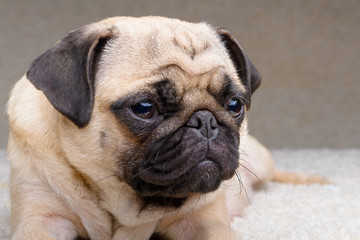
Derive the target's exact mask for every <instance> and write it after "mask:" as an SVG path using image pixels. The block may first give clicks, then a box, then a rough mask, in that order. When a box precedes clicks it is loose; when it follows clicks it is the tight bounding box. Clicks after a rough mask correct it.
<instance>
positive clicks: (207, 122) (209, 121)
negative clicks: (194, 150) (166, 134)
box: [186, 110, 219, 140]
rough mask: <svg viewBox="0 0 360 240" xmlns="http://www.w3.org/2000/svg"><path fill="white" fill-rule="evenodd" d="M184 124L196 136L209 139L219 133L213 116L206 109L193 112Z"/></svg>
mask: <svg viewBox="0 0 360 240" xmlns="http://www.w3.org/2000/svg"><path fill="white" fill-rule="evenodd" d="M186 126H187V127H189V128H192V129H193V130H194V132H195V133H196V134H197V135H198V137H201V138H205V139H209V140H211V139H214V138H216V137H217V135H218V133H219V129H218V122H217V120H216V118H215V116H214V115H213V114H212V113H211V112H209V111H207V110H200V111H196V112H194V113H193V115H192V116H191V117H190V119H189V121H188V122H187V123H186Z"/></svg>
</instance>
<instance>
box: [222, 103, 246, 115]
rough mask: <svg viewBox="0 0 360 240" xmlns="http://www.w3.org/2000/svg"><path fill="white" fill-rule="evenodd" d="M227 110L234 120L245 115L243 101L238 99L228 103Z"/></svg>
mask: <svg viewBox="0 0 360 240" xmlns="http://www.w3.org/2000/svg"><path fill="white" fill-rule="evenodd" d="M226 109H227V110H228V111H229V113H230V115H231V116H232V117H233V118H237V117H239V116H241V115H242V114H243V112H244V105H243V104H242V103H241V101H240V100H239V99H238V98H232V99H231V100H230V101H229V102H228V104H227V106H226Z"/></svg>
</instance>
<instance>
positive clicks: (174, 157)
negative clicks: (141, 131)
mask: <svg viewBox="0 0 360 240" xmlns="http://www.w3.org/2000/svg"><path fill="white" fill-rule="evenodd" d="M211 116H212V115H211ZM211 119H213V117H211V118H210V120H211ZM196 124H197V122H196ZM209 129H210V130H209ZM202 130H204V128H195V127H194V123H193V122H188V124H187V125H184V126H183V127H181V128H179V129H178V130H177V131H175V132H173V133H171V134H168V135H167V136H165V137H162V138H159V139H155V140H152V141H150V142H149V143H148V144H146V147H145V149H144V150H143V151H139V153H141V155H139V156H134V157H133V158H132V159H133V160H132V164H129V165H128V166H129V167H130V168H128V170H127V171H126V176H125V180H126V182H127V183H128V184H129V185H130V186H131V187H132V188H133V189H134V190H135V191H136V193H137V194H138V196H139V197H141V198H143V199H151V200H153V201H155V202H157V204H158V205H168V204H167V202H169V201H170V202H172V205H177V204H179V203H180V202H182V201H184V199H187V198H188V197H189V196H190V195H192V194H195V193H209V192H212V191H215V190H216V189H218V188H219V186H220V184H221V182H222V181H224V180H227V179H229V178H231V177H232V176H233V175H234V174H235V170H236V168H237V167H238V164H239V162H238V157H239V152H238V147H239V136H238V134H237V133H236V132H235V133H234V132H233V131H230V130H229V128H228V127H226V126H223V125H220V124H215V123H211V124H210V125H208V127H207V129H205V130H204V131H203V132H201V131H202ZM174 203H175V204H174Z"/></svg>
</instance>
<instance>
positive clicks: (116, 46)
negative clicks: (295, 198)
mask: <svg viewBox="0 0 360 240" xmlns="http://www.w3.org/2000/svg"><path fill="white" fill-rule="evenodd" d="M260 82H261V77H260V74H259V72H258V71H257V70H256V68H255V67H254V65H253V64H252V62H251V61H250V59H249V58H248V56H247V55H246V53H245V52H244V50H243V48H242V47H241V46H240V45H239V43H238V41H237V40H236V39H235V38H234V37H233V35H231V34H230V32H229V31H227V30H226V29H224V28H219V27H215V26H212V25H209V24H207V23H189V22H184V21H180V20H177V19H169V18H163V17H142V18H131V17H115V18H109V19H105V20H103V21H100V22H97V23H92V24H89V25H86V26H84V27H81V28H79V29H77V30H75V31H72V32H70V33H69V34H68V35H67V36H65V37H64V38H63V39H62V40H60V41H59V42H57V43H56V44H55V45H54V46H53V47H52V48H50V49H49V50H47V51H46V52H45V53H43V54H42V55H41V56H40V57H38V58H37V59H36V60H35V61H34V62H33V63H32V64H31V66H30V68H29V70H28V72H27V74H26V75H25V76H24V77H23V78H21V79H20V80H19V81H18V82H17V83H16V85H15V86H14V88H13V90H12V92H11V96H10V99H9V102H8V108H7V114H8V118H9V124H10V136H9V144H8V154H9V159H10V163H11V177H10V190H11V203H12V205H11V226H12V239H27V240H29V239H64V240H65V239H94V240H106V239H132V240H134V239H135V240H136V239H139V240H140V239H150V238H155V237H157V238H161V239H238V236H237V234H236V233H235V231H234V230H233V229H232V228H231V226H230V221H231V218H232V217H233V216H236V215H239V214H241V209H242V208H243V207H244V206H245V205H246V201H247V198H248V197H249V196H247V195H249V194H250V192H251V189H252V187H253V186H254V185H255V184H256V183H258V182H263V183H264V182H266V181H269V180H271V179H273V178H274V173H275V171H274V167H273V161H272V159H271V155H270V153H269V151H268V150H267V149H266V148H265V147H263V146H262V145H261V144H260V143H259V142H257V141H256V140H255V139H254V138H253V137H251V136H250V135H248V129H247V121H246V114H247V111H248V110H249V108H250V104H251V96H252V94H253V93H254V92H255V90H256V89H257V88H258V87H259V85H260ZM281 179H282V177H281ZM243 190H246V193H247V194H245V191H243Z"/></svg>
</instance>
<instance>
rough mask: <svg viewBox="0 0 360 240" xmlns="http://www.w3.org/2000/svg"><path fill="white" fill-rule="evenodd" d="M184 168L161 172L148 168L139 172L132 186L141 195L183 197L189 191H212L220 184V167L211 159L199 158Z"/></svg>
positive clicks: (189, 192)
mask: <svg viewBox="0 0 360 240" xmlns="http://www.w3.org/2000/svg"><path fill="white" fill-rule="evenodd" d="M183 165H184V164H183ZM184 169H186V167H183V168H181V169H176V170H173V171H168V172H166V171H163V172H161V171H159V170H158V169H151V168H148V169H146V170H145V171H142V172H141V173H140V174H139V176H138V178H137V181H136V182H137V183H136V185H133V187H134V188H135V189H136V190H137V191H138V192H139V193H140V194H141V195H142V196H160V195H161V196H163V197H176V198H184V197H187V196H188V195H189V194H191V193H207V192H211V191H214V190H216V189H217V188H218V187H219V185H220V182H221V179H222V178H221V176H220V175H221V169H220V166H219V164H217V163H216V162H215V161H213V160H212V159H204V160H201V161H199V162H198V163H196V164H195V165H194V166H191V167H187V169H186V170H184Z"/></svg>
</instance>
